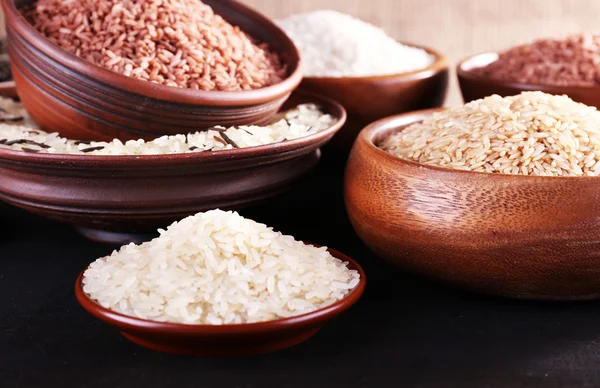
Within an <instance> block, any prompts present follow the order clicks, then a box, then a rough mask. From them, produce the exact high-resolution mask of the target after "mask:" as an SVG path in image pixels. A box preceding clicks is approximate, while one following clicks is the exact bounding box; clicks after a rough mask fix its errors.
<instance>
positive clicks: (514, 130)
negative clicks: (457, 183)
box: [379, 92, 600, 176]
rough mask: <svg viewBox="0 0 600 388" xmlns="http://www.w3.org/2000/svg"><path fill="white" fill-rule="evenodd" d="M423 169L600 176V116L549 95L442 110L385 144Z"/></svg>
mask: <svg viewBox="0 0 600 388" xmlns="http://www.w3.org/2000/svg"><path fill="white" fill-rule="evenodd" d="M379 146H380V147H381V148H382V149H383V150H385V151H387V152H389V153H390V154H392V155H395V156H397V157H399V158H402V159H406V160H411V161H415V162H417V163H421V164H427V165H432V166H439V167H446V168H451V169H457V170H467V171H477V172H485V173H502V174H521V175H541V176H584V175H591V176H597V175H600V112H598V111H597V110H596V108H594V107H590V106H586V105H584V104H580V103H577V102H575V101H573V100H571V99H570V98H569V97H567V96H553V95H550V94H546V93H542V92H524V93H521V94H519V95H517V96H512V97H504V98H503V97H500V96H497V95H494V96H490V97H486V98H484V99H481V100H476V101H472V102H470V103H468V104H466V105H462V106H458V107H455V108H451V109H447V110H444V111H442V112H439V113H435V114H434V115H432V116H431V117H428V118H426V119H425V120H424V121H423V122H420V123H417V124H413V125H410V126H408V127H407V128H405V129H404V130H402V131H400V132H398V133H396V134H394V135H392V136H390V137H389V138H387V139H385V140H384V141H383V142H382V143H381V144H380V145H379Z"/></svg>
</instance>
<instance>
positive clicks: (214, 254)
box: [83, 210, 360, 325]
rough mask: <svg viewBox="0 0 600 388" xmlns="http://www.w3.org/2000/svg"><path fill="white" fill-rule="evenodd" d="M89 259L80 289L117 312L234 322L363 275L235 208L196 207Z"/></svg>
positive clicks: (332, 292) (278, 312) (352, 283)
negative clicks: (155, 231) (145, 238)
mask: <svg viewBox="0 0 600 388" xmlns="http://www.w3.org/2000/svg"><path fill="white" fill-rule="evenodd" d="M159 232H160V237H158V238H156V239H154V240H152V241H149V242H146V243H143V244H141V245H139V246H138V245H135V244H133V243H132V244H129V245H126V246H123V247H121V248H120V249H119V250H118V251H114V252H113V253H112V254H111V255H109V256H106V257H103V258H100V259H98V260H96V261H95V262H93V263H92V264H91V265H90V266H89V268H88V269H87V270H86V271H85V273H84V278H83V284H84V286H83V290H84V292H85V293H87V294H88V295H89V297H90V298H91V299H93V300H95V301H97V302H98V303H99V304H100V305H102V306H104V307H106V308H109V309H111V310H114V311H117V312H119V313H122V314H125V315H129V316H134V317H138V318H142V319H148V320H153V321H161V322H177V323H185V324H210V325H223V324H239V323H251V322H261V321H268V320H274V319H280V318H287V317H291V316H295V315H300V314H304V313H308V312H311V311H314V310H317V309H320V308H323V307H326V306H328V305H331V304H332V303H334V302H336V301H337V300H340V299H342V298H344V297H345V296H346V295H347V294H348V293H349V292H350V291H351V290H352V289H354V288H355V287H356V286H357V285H358V283H359V280H360V275H359V273H358V272H357V271H355V270H350V269H348V268H347V263H344V262H342V261H341V260H339V259H336V258H335V257H333V256H332V255H331V254H330V253H329V252H328V251H327V249H326V248H316V247H313V246H311V245H305V244H304V243H302V242H301V241H296V240H294V238H293V237H291V236H285V235H282V234H281V233H278V232H274V231H273V229H272V228H268V227H267V226H266V225H263V224H259V223H257V222H255V221H252V220H249V219H245V218H243V217H241V216H240V215H239V214H237V213H234V212H224V211H221V210H212V211H208V212H206V213H198V214H196V215H194V216H190V217H187V218H184V219H183V220H181V221H179V222H175V223H173V224H172V225H171V226H169V227H168V228H167V229H166V230H159Z"/></svg>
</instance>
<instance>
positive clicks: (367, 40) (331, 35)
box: [278, 10, 434, 77]
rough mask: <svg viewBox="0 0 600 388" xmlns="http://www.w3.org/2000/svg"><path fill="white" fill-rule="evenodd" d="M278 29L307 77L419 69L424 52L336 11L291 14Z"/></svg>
mask: <svg viewBox="0 0 600 388" xmlns="http://www.w3.org/2000/svg"><path fill="white" fill-rule="evenodd" d="M278 24H279V26H280V27H281V28H282V29H283V30H284V31H285V32H286V33H287V34H288V35H289V36H290V37H291V38H292V40H293V41H294V43H295V44H296V46H297V47H298V48H299V49H300V52H301V53H302V59H303V72H304V75H305V76H307V77H363V76H375V75H387V74H399V73H404V72H408V71H413V70H420V69H423V68H425V67H427V66H429V65H431V64H432V63H433V61H434V57H433V56H432V55H430V54H429V53H428V52H427V51H425V50H422V49H420V48H416V47H410V46H406V45H403V44H401V43H398V42H397V41H396V40H395V39H394V38H392V37H390V36H388V35H387V34H386V33H385V31H384V30H382V29H381V28H378V27H376V26H373V25H371V24H369V23H366V22H364V21H362V20H359V19H356V18H354V17H352V16H350V15H346V14H343V13H340V12H337V11H331V10H320V11H314V12H308V13H302V14H297V15H292V16H290V17H288V18H286V19H282V20H279V21H278Z"/></svg>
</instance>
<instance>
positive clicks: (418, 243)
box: [345, 110, 600, 300]
mask: <svg viewBox="0 0 600 388" xmlns="http://www.w3.org/2000/svg"><path fill="white" fill-rule="evenodd" d="M432 112H433V111H432V110H427V111H420V112H413V113H407V114H404V115H399V116H394V117H391V118H387V119H384V120H381V121H378V122H376V123H373V124H372V125H370V126H368V127H367V128H365V129H364V130H363V131H362V132H361V133H360V135H359V137H358V139H357V141H356V143H355V144H354V147H353V149H352V152H351V154H350V157H349V161H348V165H347V170H346V177H345V201H346V207H347V211H348V215H349V218H350V220H351V222H352V225H353V226H354V229H355V230H356V232H357V233H358V235H359V236H360V238H361V239H362V240H363V241H364V242H365V243H366V244H367V245H368V246H369V247H370V248H371V249H372V250H373V251H374V252H375V253H377V254H378V255H379V256H381V257H382V258H384V259H387V260H389V261H391V262H393V263H395V264H397V265H398V266H400V267H401V268H404V269H406V270H409V271H412V272H415V273H418V274H422V275H425V276H429V277H432V278H434V279H438V280H440V281H442V282H446V283H448V284H452V285H456V286H459V287H462V288H465V289H469V290H473V291H477V292H482V293H486V294H494V295H502V296H509V297H515V298H525V299H545V300H583V299H596V298H598V297H600V197H598V193H599V192H600V178H597V177H535V176H523V175H504V174H485V173H479V172H470V171H458V170H451V169H446V168H440V167H432V166H426V165H420V164H417V163H414V162H411V161H405V160H402V159H399V158H396V157H394V156H392V155H390V154H388V153H387V152H385V151H383V150H381V149H379V148H378V147H376V146H375V144H378V143H379V142H380V141H381V140H382V139H384V138H386V137H387V136H389V135H390V134H392V133H395V132H397V131H400V130H402V128H404V127H405V126H407V125H410V124H412V123H415V122H418V121H421V120H423V119H424V118H425V117H427V116H429V115H430V114H431V113H432Z"/></svg>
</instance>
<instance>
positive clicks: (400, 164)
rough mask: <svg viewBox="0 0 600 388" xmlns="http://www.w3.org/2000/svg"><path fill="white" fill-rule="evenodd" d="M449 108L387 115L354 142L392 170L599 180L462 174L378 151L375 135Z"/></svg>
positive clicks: (553, 178)
mask: <svg viewBox="0 0 600 388" xmlns="http://www.w3.org/2000/svg"><path fill="white" fill-rule="evenodd" d="M447 109H448V108H430V109H421V110H417V111H412V112H406V113H401V114H398V115H394V116H389V117H386V118H383V119H381V120H377V121H375V122H373V123H371V124H369V125H367V126H366V127H365V128H364V129H363V130H362V131H361V132H360V133H359V135H358V139H357V141H360V142H362V143H364V144H365V145H366V146H367V149H369V151H370V152H372V153H374V155H375V156H377V157H378V158H383V160H385V162H386V163H389V164H390V165H391V166H393V167H395V168H399V169H400V168H405V167H410V168H416V169H422V170H424V171H430V172H435V173H442V174H460V175H465V176H467V175H469V176H472V177H479V178H484V179H498V180H504V181H505V180H507V179H520V180H530V181H544V182H546V181H559V180H573V179H577V180H589V181H592V180H598V179H600V176H587V175H584V176H539V175H522V174H504V173H486V172H479V171H465V170H454V169H450V168H445V167H439V166H431V165H427V164H421V163H417V162H414V161H411V160H406V159H402V158H399V157H397V156H394V155H392V154H390V153H388V152H386V151H384V150H382V149H381V148H379V147H378V146H377V145H375V141H374V140H375V138H376V137H378V136H382V134H385V135H389V134H392V133H397V132H399V131H402V130H404V129H405V128H406V127H407V126H409V125H411V124H414V123H418V122H420V121H422V120H423V119H425V118H426V117H429V116H431V115H433V114H434V113H437V112H442V111H444V110H447ZM412 118H420V119H417V120H411V119H412Z"/></svg>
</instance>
